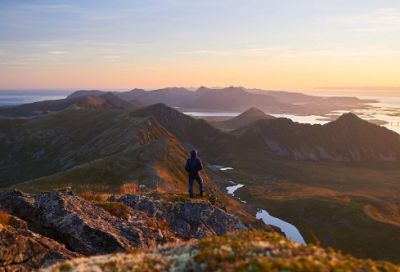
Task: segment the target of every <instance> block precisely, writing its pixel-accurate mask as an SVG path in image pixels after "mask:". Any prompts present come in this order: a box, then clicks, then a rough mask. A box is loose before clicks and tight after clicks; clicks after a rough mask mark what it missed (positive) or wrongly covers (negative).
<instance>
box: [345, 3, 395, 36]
mask: <svg viewBox="0 0 400 272" xmlns="http://www.w3.org/2000/svg"><path fill="white" fill-rule="evenodd" d="M338 21H339V22H340V23H343V24H347V25H349V26H350V27H351V30H352V31H358V32H397V31H400V11H399V10H398V9H394V8H386V9H380V10H377V11H376V12H374V13H370V14H363V15H360V16H355V17H346V18H340V19H338Z"/></svg>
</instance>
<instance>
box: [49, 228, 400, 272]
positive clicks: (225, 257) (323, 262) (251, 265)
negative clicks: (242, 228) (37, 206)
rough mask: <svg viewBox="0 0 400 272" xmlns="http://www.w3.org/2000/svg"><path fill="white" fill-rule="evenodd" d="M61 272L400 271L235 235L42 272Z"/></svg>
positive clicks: (270, 237)
mask: <svg viewBox="0 0 400 272" xmlns="http://www.w3.org/2000/svg"><path fill="white" fill-rule="evenodd" d="M41 271H43V272H59V271H75V272H78V271H79V272H83V271H188V272H189V271H298V272H310V271H327V272H328V271H329V272H333V271H337V272H339V271H343V272H347V271H360V272H361V271H363V272H364V271H380V272H382V271H400V266H396V265H393V264H391V263H388V262H376V261H371V260H360V259H355V258H353V257H351V256H350V255H347V256H342V255H341V254H340V253H336V252H334V250H332V249H323V248H320V247H318V246H313V245H299V244H297V243H293V242H291V241H289V240H288V239H286V238H284V237H283V236H281V235H279V234H277V233H273V232H270V233H268V232H264V231H248V232H235V233H231V234H229V235H226V236H215V237H212V238H205V239H202V240H200V241H199V242H198V243H192V244H191V243H187V244H185V245H176V246H167V247H163V248H159V249H157V250H154V251H152V252H150V253H139V252H136V251H133V252H131V251H127V252H126V253H119V254H110V255H104V256H98V257H91V258H79V259H74V260H72V261H67V262H65V263H63V264H55V265H53V266H51V267H49V268H46V269H43V270H41Z"/></svg>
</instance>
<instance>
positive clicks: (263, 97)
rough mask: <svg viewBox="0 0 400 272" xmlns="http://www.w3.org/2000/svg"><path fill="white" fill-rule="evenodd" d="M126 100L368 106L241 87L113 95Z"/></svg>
mask: <svg viewBox="0 0 400 272" xmlns="http://www.w3.org/2000/svg"><path fill="white" fill-rule="evenodd" d="M101 93H102V91H98V90H92V91H77V92H74V93H72V94H71V95H69V96H68V97H67V98H74V97H78V96H81V95H92V94H96V95H99V94H101ZM114 94H115V95H117V96H119V97H120V98H122V99H125V100H133V99H137V100H140V101H142V102H143V103H144V104H145V105H152V104H156V103H164V104H166V105H167V106H170V107H179V108H184V109H192V110H193V109H194V110H221V111H223V110H229V111H244V110H247V109H249V108H251V107H257V108H259V109H261V110H263V111H273V112H293V111H302V110H304V109H303V108H302V107H301V106H300V105H302V104H303V105H304V104H323V107H326V106H327V105H331V104H353V105H354V104H360V103H363V102H371V101H364V100H360V99H358V98H356V97H332V98H330V97H318V96H312V95H306V94H302V93H296V92H285V91H264V90H260V89H246V88H243V87H227V88H221V89H212V88H206V87H200V88H199V89H197V90H196V91H189V90H187V89H185V88H176V87H174V88H164V89H159V90H153V91H145V90H142V89H133V90H131V91H128V92H114Z"/></svg>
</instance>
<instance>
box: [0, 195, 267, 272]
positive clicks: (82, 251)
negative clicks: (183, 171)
mask: <svg viewBox="0 0 400 272" xmlns="http://www.w3.org/2000/svg"><path fill="white" fill-rule="evenodd" d="M0 205H1V210H0V211H1V214H0V271H32V270H34V269H39V268H41V267H47V266H49V265H51V264H53V263H55V262H63V261H65V260H70V259H74V258H79V257H85V256H86V257H89V256H94V255H104V254H110V253H113V254H115V253H123V252H126V251H127V250H128V251H134V250H136V251H138V252H149V251H151V250H155V249H156V248H157V247H158V246H160V245H166V244H181V243H186V242H189V243H194V242H196V241H197V240H198V239H201V238H207V237H213V236H218V235H225V234H227V233H230V232H233V231H246V230H248V229H249V228H250V229H254V228H253V227H252V226H251V225H248V224H243V223H241V222H240V221H239V220H238V219H237V218H236V217H235V216H234V215H231V214H229V213H227V212H226V208H225V206H224V205H222V204H220V202H219V201H218V199H216V198H215V197H213V196H210V195H209V196H206V197H202V198H197V199H189V198H188V195H187V194H184V193H181V194H178V193H167V192H163V193H159V192H148V193H146V194H126V195H122V196H120V197H115V196H114V195H112V196H111V197H109V198H108V199H107V200H100V199H96V198H94V200H92V201H87V200H85V199H83V198H81V197H79V196H76V195H75V193H74V192H73V191H71V190H70V189H61V190H54V191H51V192H44V193H41V194H38V195H30V194H26V193H23V192H21V191H17V190H14V191H8V192H1V193H0ZM264 229H265V230H269V231H274V230H273V229H272V228H269V227H268V226H266V225H264Z"/></svg>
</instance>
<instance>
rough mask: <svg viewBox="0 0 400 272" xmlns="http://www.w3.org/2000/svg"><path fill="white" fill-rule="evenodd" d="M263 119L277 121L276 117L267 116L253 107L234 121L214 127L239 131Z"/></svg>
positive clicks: (216, 124) (219, 123) (218, 123)
mask: <svg viewBox="0 0 400 272" xmlns="http://www.w3.org/2000/svg"><path fill="white" fill-rule="evenodd" d="M261 119H267V120H268V119H276V117H274V116H272V115H269V114H265V113H264V112H263V111H260V110H259V109H256V108H254V107H252V108H251V109H248V110H247V111H245V112H243V113H241V114H240V115H238V116H236V117H234V118H232V119H229V120H226V121H222V122H216V123H214V125H215V126H216V127H218V128H220V129H237V128H240V127H244V126H247V125H249V124H251V123H253V122H255V121H258V120H261Z"/></svg>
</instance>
